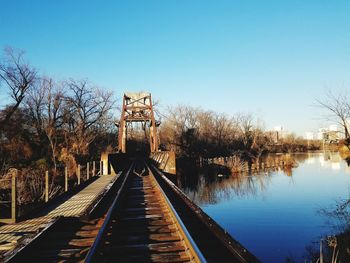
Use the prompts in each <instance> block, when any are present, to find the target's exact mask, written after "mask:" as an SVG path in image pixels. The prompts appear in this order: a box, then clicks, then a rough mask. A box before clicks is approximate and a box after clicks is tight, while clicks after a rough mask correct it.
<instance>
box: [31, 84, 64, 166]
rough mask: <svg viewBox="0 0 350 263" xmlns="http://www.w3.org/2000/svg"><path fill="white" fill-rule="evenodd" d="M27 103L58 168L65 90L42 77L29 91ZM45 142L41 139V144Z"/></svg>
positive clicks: (38, 130)
mask: <svg viewBox="0 0 350 263" xmlns="http://www.w3.org/2000/svg"><path fill="white" fill-rule="evenodd" d="M26 104H27V106H28V110H29V113H30V116H31V118H32V122H33V124H34V126H35V128H36V130H37V132H38V134H39V137H42V135H44V136H45V138H46V139H47V140H48V142H49V146H50V149H51V156H52V158H51V159H52V162H53V164H54V169H55V170H56V169H57V161H56V160H57V155H58V153H57V144H58V139H59V136H60V133H62V132H61V130H60V128H62V126H63V124H64V105H65V97H64V90H63V88H62V87H61V86H59V85H58V84H57V83H55V82H54V81H53V80H52V79H51V78H41V80H40V82H39V85H38V86H37V87H36V88H35V89H32V90H31V91H30V92H29V94H28V98H27V99H26ZM43 143H44V142H43V140H41V145H44V144H43Z"/></svg>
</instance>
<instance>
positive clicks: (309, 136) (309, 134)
mask: <svg viewBox="0 0 350 263" xmlns="http://www.w3.org/2000/svg"><path fill="white" fill-rule="evenodd" d="M314 137H315V135H314V133H313V132H306V133H305V139H306V140H314Z"/></svg>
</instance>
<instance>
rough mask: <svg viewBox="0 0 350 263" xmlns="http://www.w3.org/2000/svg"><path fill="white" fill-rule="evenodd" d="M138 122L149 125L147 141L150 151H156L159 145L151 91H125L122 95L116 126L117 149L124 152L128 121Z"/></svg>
mask: <svg viewBox="0 0 350 263" xmlns="http://www.w3.org/2000/svg"><path fill="white" fill-rule="evenodd" d="M130 122H139V123H142V125H143V127H144V128H146V126H149V131H150V132H149V143H150V150H151V152H152V153H153V152H157V151H158V147H159V141H158V134H157V126H159V123H158V122H156V120H155V117H154V111H153V104H152V97H151V93H147V92H127V93H125V94H124V97H123V105H122V113H121V118H120V121H119V123H118V124H117V126H118V127H119V131H118V151H119V152H122V153H125V152H126V141H127V129H128V123H130Z"/></svg>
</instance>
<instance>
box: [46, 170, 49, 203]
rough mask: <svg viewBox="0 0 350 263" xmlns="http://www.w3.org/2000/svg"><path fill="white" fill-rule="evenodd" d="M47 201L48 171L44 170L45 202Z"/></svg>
mask: <svg viewBox="0 0 350 263" xmlns="http://www.w3.org/2000/svg"><path fill="white" fill-rule="evenodd" d="M48 201H49V171H46V172H45V202H46V203H47V202H48Z"/></svg>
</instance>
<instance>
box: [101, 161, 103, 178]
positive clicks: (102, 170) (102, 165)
mask: <svg viewBox="0 0 350 263" xmlns="http://www.w3.org/2000/svg"><path fill="white" fill-rule="evenodd" d="M102 174H103V162H102V161H100V175H102Z"/></svg>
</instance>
